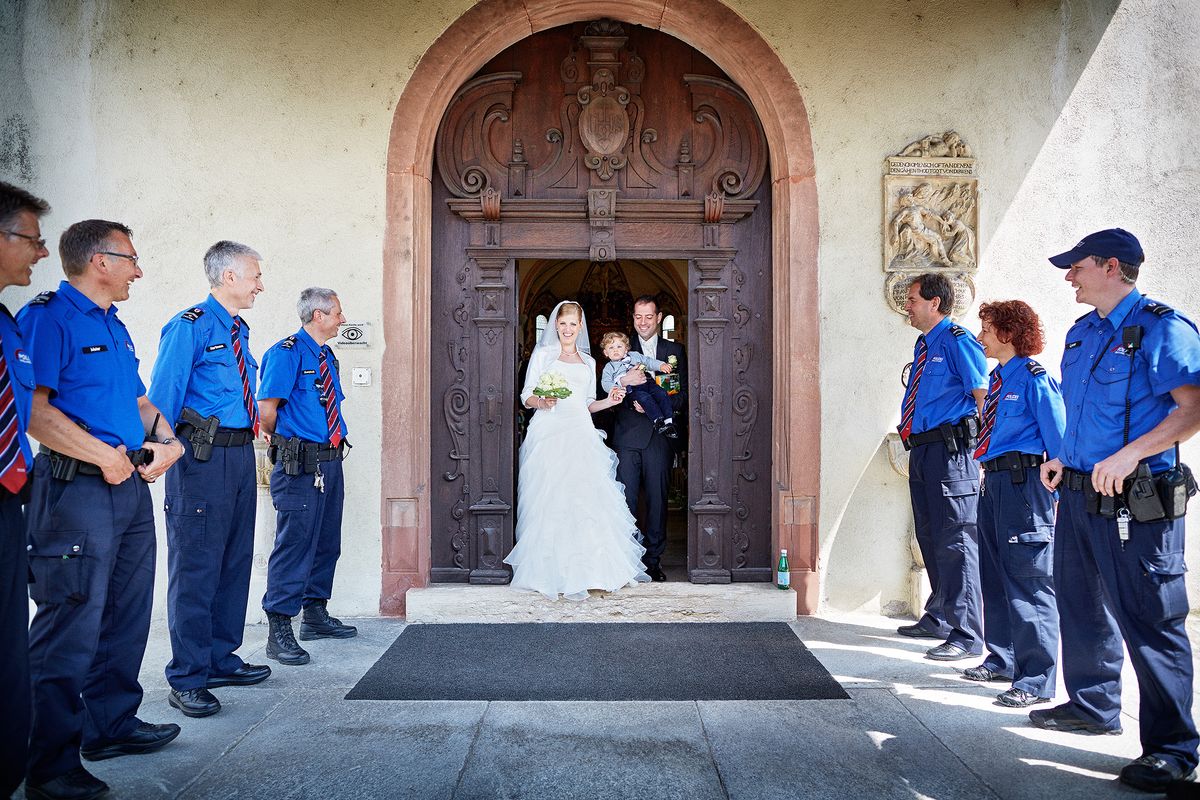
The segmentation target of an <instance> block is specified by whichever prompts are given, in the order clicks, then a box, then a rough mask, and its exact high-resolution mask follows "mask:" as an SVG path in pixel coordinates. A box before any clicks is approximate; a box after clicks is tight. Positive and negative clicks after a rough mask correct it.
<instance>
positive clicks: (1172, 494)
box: [1157, 463, 1196, 519]
mask: <svg viewBox="0 0 1200 800" xmlns="http://www.w3.org/2000/svg"><path fill="white" fill-rule="evenodd" d="M1157 483H1158V495H1159V498H1160V500H1161V502H1162V507H1163V513H1164V516H1165V517H1166V518H1167V519H1182V518H1183V517H1184V515H1186V514H1187V504H1188V498H1189V497H1191V496H1192V495H1194V494H1195V493H1196V478H1195V476H1194V475H1192V470H1191V468H1190V467H1188V465H1187V464H1178V463H1177V464H1176V465H1175V466H1174V467H1171V468H1170V469H1169V470H1167V471H1166V472H1164V473H1163V474H1162V475H1159V476H1158V481H1157Z"/></svg>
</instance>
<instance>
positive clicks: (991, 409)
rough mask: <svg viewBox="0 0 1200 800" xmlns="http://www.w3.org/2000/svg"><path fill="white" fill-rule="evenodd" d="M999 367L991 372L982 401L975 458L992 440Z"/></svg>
mask: <svg viewBox="0 0 1200 800" xmlns="http://www.w3.org/2000/svg"><path fill="white" fill-rule="evenodd" d="M1002 382H1003V381H1001V380H1000V368H999V367H996V369H995V370H994V371H993V372H992V382H991V383H990V384H989V385H988V393H987V397H986V398H984V401H983V429H982V430H981V431H979V446H978V447H976V448H975V458H982V457H983V454H984V453H986V452H987V449H988V445H989V444H991V442H992V428H994V427H995V426H996V407H997V406H998V405H999V400H1000V384H1001V383H1002Z"/></svg>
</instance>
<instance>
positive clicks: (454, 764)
mask: <svg viewBox="0 0 1200 800" xmlns="http://www.w3.org/2000/svg"><path fill="white" fill-rule="evenodd" d="M342 694H344V692H342V691H341V690H340V689H338V690H331V691H324V692H308V693H304V692H297V693H294V694H293V695H291V700H292V701H293V702H289V703H287V704H284V705H281V706H279V707H277V708H276V709H275V711H274V713H272V714H270V715H268V716H267V717H266V718H265V719H264V720H262V722H260V723H259V724H258V725H256V726H254V728H252V729H251V730H249V731H247V732H246V734H245V735H244V736H243V737H242V738H241V739H240V740H239V741H238V742H237V743H236V744H235V745H234V746H232V747H231V748H229V749H228V751H227V752H226V753H225V754H224V755H223V756H222V757H221V759H220V760H219V761H218V762H217V763H215V764H213V765H212V766H211V768H209V769H206V770H205V771H204V772H203V773H201V774H200V775H198V776H197V778H196V780H195V781H194V782H193V783H191V784H190V785H189V786H187V787H186V788H185V789H184V790H183V792H181V793H180V794H179V795H178V797H179V798H180V799H181V800H190V799H192V798H205V799H206V800H216V799H220V798H237V799H238V800H257V799H258V798H261V799H262V800H313V798H342V797H353V798H356V800H374V799H375V798H379V800H395V799H397V798H413V799H414V800H416V799H418V798H419V799H420V800H425V798H444V799H445V800H449V798H450V797H451V796H452V795H453V792H454V786H455V783H456V782H457V780H458V776H459V773H460V772H461V771H462V768H463V764H464V763H465V762H466V759H467V754H468V752H469V750H470V748H471V742H472V740H473V739H474V738H475V735H476V731H477V729H478V727H479V721H480V719H481V718H482V717H483V714H484V710H485V708H486V703H456V702H420V703H406V702H373V701H358V702H347V701H343V700H342ZM130 796H135V797H137V796H139V795H130Z"/></svg>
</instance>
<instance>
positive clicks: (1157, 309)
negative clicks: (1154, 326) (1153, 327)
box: [1143, 300, 1175, 317]
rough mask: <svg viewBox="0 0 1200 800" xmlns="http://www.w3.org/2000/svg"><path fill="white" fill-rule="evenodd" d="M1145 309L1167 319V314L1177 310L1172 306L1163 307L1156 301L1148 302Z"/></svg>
mask: <svg viewBox="0 0 1200 800" xmlns="http://www.w3.org/2000/svg"><path fill="white" fill-rule="evenodd" d="M1143 307H1144V308H1145V309H1146V310H1147V311H1149V312H1150V313H1151V314H1154V315H1155V316H1157V317H1165V316H1166V315H1167V314H1170V313H1172V312H1173V311H1174V310H1175V309H1173V308H1171V307H1170V306H1166V305H1163V304H1162V303H1158V302H1155V301H1154V300H1150V301H1148V302H1147V303H1146V305H1145V306H1143Z"/></svg>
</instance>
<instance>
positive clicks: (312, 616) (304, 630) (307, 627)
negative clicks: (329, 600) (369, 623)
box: [300, 600, 358, 642]
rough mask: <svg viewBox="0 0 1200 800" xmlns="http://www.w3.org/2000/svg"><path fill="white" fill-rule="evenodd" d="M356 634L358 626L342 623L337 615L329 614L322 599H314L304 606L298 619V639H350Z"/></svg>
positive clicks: (305, 640) (304, 640)
mask: <svg viewBox="0 0 1200 800" xmlns="http://www.w3.org/2000/svg"><path fill="white" fill-rule="evenodd" d="M357 635H358V628H356V627H354V626H353V625H343V624H342V621H341V620H340V619H338V618H337V617H331V616H329V609H327V608H326V607H325V601H324V600H314V601H313V602H311V603H309V604H308V605H306V606H305V607H304V616H303V617H302V618H301V620H300V641H302V642H307V641H309V640H310V639H350V638H352V637H354V636H357Z"/></svg>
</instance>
